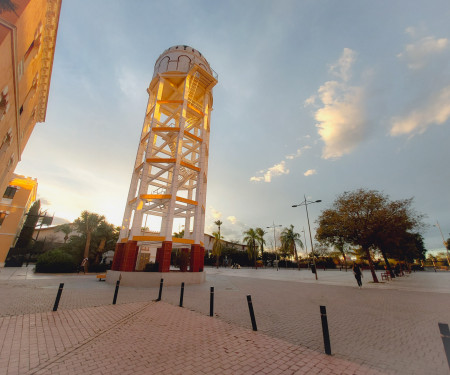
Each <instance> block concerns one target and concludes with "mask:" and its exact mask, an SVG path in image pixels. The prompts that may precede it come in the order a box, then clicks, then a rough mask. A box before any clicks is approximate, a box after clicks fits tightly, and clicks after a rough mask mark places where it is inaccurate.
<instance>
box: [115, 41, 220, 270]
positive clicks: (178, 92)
mask: <svg viewBox="0 0 450 375" xmlns="http://www.w3.org/2000/svg"><path fill="white" fill-rule="evenodd" d="M216 83H217V78H216V75H215V73H214V71H213V70H212V69H211V68H210V66H209V64H208V62H207V61H206V59H205V58H204V57H203V56H202V55H201V54H200V53H199V52H198V51H197V50H195V49H193V48H191V47H188V46H175V47H171V48H169V49H168V50H166V51H165V52H164V53H163V54H162V55H161V56H160V57H159V58H158V60H157V61H156V64H155V72H154V76H153V79H152V81H151V83H150V85H149V88H148V89H147V92H148V94H149V100H148V104H147V109H146V115H145V119H144V123H143V127H142V132H141V136H140V140H139V146H138V151H137V156H136V161H135V164H134V168H133V174H132V178H131V184H130V190H129V193H128V199H127V203H126V206H125V213H124V217H123V222H122V227H121V231H120V237H119V242H118V244H117V246H116V254H115V257H114V262H113V269H116V270H122V271H134V270H135V267H136V261H137V257H138V250H139V246H141V245H143V244H145V245H150V246H153V247H157V248H158V250H157V256H156V261H157V263H158V267H159V271H160V272H166V271H169V267H170V254H171V251H172V247H182V248H184V249H185V250H184V251H189V246H190V250H191V254H190V271H199V270H201V269H203V253H204V244H203V242H202V241H203V235H204V226H205V201H206V185H207V172H208V153H209V133H210V115H211V110H212V105H213V95H212V88H213V87H214V86H215V85H216ZM174 220H178V221H180V220H181V221H182V222H183V223H184V224H183V225H184V238H175V237H174V236H173V232H174V229H175V228H174ZM148 223H151V225H152V226H153V227H152V228H151V229H148ZM155 223H157V224H156V225H157V226H159V228H156V229H155V228H154V226H155Z"/></svg>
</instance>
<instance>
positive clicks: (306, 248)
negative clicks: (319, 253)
mask: <svg viewBox="0 0 450 375" xmlns="http://www.w3.org/2000/svg"><path fill="white" fill-rule="evenodd" d="M302 232H303V238H304V239H305V250H306V258H309V257H308V244H307V243H306V234H305V227H303V230H302ZM308 269H309V261H308Z"/></svg>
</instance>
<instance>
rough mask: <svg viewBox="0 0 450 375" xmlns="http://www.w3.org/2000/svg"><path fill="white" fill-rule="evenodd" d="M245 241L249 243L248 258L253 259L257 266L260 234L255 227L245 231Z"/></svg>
mask: <svg viewBox="0 0 450 375" xmlns="http://www.w3.org/2000/svg"><path fill="white" fill-rule="evenodd" d="M243 241H244V242H246V243H247V254H248V259H253V260H254V263H255V267H256V258H257V256H258V245H257V243H258V234H257V233H256V231H255V229H253V228H250V229H248V230H246V231H245V232H244V240H243Z"/></svg>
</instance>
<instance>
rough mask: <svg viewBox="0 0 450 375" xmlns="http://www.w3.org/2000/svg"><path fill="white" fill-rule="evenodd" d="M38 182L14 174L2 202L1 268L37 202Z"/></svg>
mask: <svg viewBox="0 0 450 375" xmlns="http://www.w3.org/2000/svg"><path fill="white" fill-rule="evenodd" d="M37 185H38V184H37V181H36V180H35V179H33V178H30V177H24V176H18V175H16V174H13V179H12V180H11V181H10V183H9V185H8V187H7V188H6V189H5V193H4V194H3V197H2V198H1V200H0V267H4V266H5V259H6V257H7V255H8V252H9V249H10V248H11V247H13V246H14V245H15V242H16V240H17V237H18V235H19V233H20V230H21V229H22V226H23V223H24V221H25V218H26V215H25V214H26V213H27V212H28V210H29V209H30V207H31V205H32V204H33V202H34V201H35V200H36V192H37Z"/></svg>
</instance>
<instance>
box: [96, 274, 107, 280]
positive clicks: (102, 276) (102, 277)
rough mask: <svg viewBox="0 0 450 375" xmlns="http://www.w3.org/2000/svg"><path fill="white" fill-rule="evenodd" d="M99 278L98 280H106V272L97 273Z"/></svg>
mask: <svg viewBox="0 0 450 375" xmlns="http://www.w3.org/2000/svg"><path fill="white" fill-rule="evenodd" d="M97 279H98V281H106V273H102V274H100V275H97Z"/></svg>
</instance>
